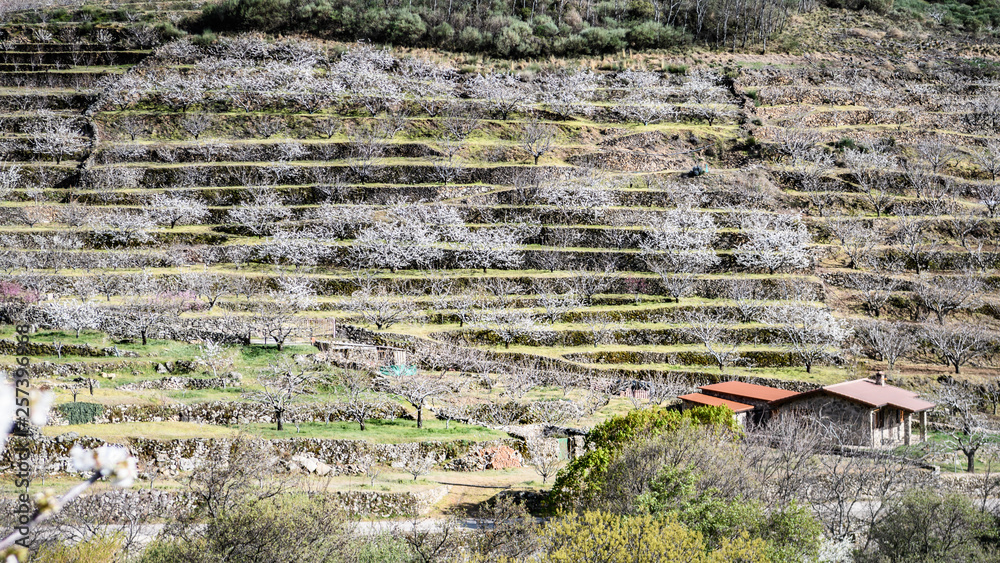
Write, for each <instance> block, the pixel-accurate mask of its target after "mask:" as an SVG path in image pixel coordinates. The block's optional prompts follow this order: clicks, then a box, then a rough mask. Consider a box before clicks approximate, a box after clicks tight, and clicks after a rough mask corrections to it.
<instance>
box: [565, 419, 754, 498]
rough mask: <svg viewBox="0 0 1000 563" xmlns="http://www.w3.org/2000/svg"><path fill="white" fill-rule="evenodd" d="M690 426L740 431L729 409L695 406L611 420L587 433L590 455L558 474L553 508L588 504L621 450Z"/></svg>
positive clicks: (599, 489)
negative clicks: (681, 410)
mask: <svg viewBox="0 0 1000 563" xmlns="http://www.w3.org/2000/svg"><path fill="white" fill-rule="evenodd" d="M690 424H695V425H706V426H707V425H711V426H714V427H717V428H719V429H720V430H729V431H733V432H735V431H736V430H737V428H738V426H737V423H736V420H735V418H734V417H733V413H732V411H731V410H729V409H728V408H726V407H696V408H693V409H690V410H687V411H684V412H683V413H682V412H680V411H677V410H671V409H666V408H660V407H657V408H651V409H640V410H634V411H631V412H629V413H628V414H627V415H625V416H615V417H612V418H610V419H608V420H607V421H605V422H603V423H602V424H600V425H598V426H596V427H594V429H593V430H591V431H590V432H589V433H587V438H586V443H587V449H588V451H587V453H585V454H584V455H582V456H580V457H577V458H576V459H574V460H573V461H571V462H570V463H569V464H568V465H567V466H566V467H565V468H563V470H562V471H560V472H559V475H558V476H557V477H556V481H555V484H554V485H553V486H552V493H551V495H550V497H549V502H550V505H551V506H552V507H553V508H561V509H568V508H571V507H573V506H587V505H589V504H590V503H592V502H593V501H594V500H595V499H596V498H597V496H598V495H599V494H600V493H601V491H602V490H603V488H604V481H605V478H606V476H607V470H608V466H609V465H610V464H611V462H612V460H613V459H615V458H616V457H617V456H618V455H619V454H620V452H621V450H622V449H624V448H625V447H626V446H628V445H629V444H632V443H634V442H636V441H639V440H643V439H652V438H655V437H656V436H659V435H662V434H665V433H668V432H675V431H677V430H678V429H680V428H681V427H682V426H684V425H690Z"/></svg>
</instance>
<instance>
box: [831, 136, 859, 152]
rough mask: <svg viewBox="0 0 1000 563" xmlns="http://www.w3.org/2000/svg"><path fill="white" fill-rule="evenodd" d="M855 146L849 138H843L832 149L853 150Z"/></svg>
mask: <svg viewBox="0 0 1000 563" xmlns="http://www.w3.org/2000/svg"><path fill="white" fill-rule="evenodd" d="M856 146H857V145H855V144H854V139H851V138H850V137H843V138H841V139H840V140H839V141H837V142H836V143H834V144H833V148H835V149H838V150H845V149H853V148H856Z"/></svg>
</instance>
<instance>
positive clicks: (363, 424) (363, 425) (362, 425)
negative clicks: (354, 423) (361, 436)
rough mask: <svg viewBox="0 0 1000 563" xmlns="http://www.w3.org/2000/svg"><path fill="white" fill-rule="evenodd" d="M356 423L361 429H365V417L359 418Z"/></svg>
mask: <svg viewBox="0 0 1000 563" xmlns="http://www.w3.org/2000/svg"><path fill="white" fill-rule="evenodd" d="M358 425H359V426H361V430H364V429H365V419H363V418H362V419H361V420H359V421H358Z"/></svg>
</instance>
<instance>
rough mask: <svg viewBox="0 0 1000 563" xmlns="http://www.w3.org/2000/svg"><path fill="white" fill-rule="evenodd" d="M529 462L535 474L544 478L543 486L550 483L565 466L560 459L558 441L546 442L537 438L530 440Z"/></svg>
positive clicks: (550, 440)
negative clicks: (550, 479) (551, 478)
mask: <svg viewBox="0 0 1000 563" xmlns="http://www.w3.org/2000/svg"><path fill="white" fill-rule="evenodd" d="M528 460H529V463H531V467H533V468H534V469H535V473H538V476H539V477H541V478H542V485H545V484H546V483H548V481H549V478H550V477H554V476H555V474H556V473H557V472H558V471H559V469H560V468H561V467H562V466H563V465H564V462H563V460H562V459H560V458H559V445H558V442H557V441H556V440H552V439H549V440H546V439H543V438H540V437H535V438H532V439H529V440H528Z"/></svg>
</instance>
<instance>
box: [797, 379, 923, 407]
mask: <svg viewBox="0 0 1000 563" xmlns="http://www.w3.org/2000/svg"><path fill="white" fill-rule="evenodd" d="M817 393H828V394H830V395H836V396H838V397H843V398H845V399H850V400H852V401H855V402H857V403H861V404H863V405H867V406H869V407H873V408H879V407H884V406H892V407H896V408H898V409H900V410H904V411H909V412H920V411H925V410H928V409H932V408H934V403H931V402H928V401H925V400H923V399H920V398H918V397H917V394H916V393H914V392H912V391H907V390H906V389H900V388H899V387H896V386H893V385H879V384H878V383H875V382H874V381H872V380H871V379H855V380H854V381H845V382H844V383H837V384H835V385H827V386H826V387H822V388H820V389H816V390H814V391H809V392H808V393H803V394H802V396H803V397H804V396H807V395H808V396H812V395H814V394H817ZM780 402H782V403H785V402H788V401H784V400H783V401H780Z"/></svg>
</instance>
